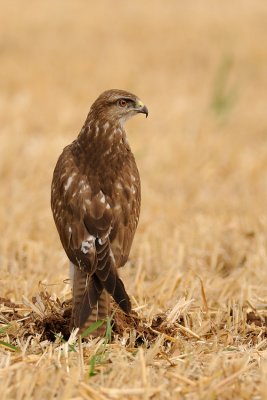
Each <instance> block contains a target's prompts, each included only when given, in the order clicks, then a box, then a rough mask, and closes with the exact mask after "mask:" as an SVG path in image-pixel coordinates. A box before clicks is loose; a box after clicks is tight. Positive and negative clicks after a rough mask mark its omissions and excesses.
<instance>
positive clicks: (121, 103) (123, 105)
mask: <svg viewBox="0 0 267 400" xmlns="http://www.w3.org/2000/svg"><path fill="white" fill-rule="evenodd" d="M118 103H119V106H120V107H126V106H127V101H126V100H124V99H120V100H119V101H118Z"/></svg>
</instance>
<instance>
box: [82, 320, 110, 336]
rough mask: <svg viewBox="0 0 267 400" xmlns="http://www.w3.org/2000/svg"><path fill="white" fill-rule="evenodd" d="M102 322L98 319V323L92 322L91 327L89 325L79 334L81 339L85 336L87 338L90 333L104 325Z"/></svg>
mask: <svg viewBox="0 0 267 400" xmlns="http://www.w3.org/2000/svg"><path fill="white" fill-rule="evenodd" d="M104 322H105V321H104V320H102V319H99V320H98V321H96V322H94V323H93V324H92V325H90V326H89V327H88V328H87V329H85V331H84V332H83V333H82V334H81V337H82V338H84V337H86V336H89V335H90V334H91V333H93V332H94V331H96V330H97V329H98V328H100V326H102V325H103V324H104Z"/></svg>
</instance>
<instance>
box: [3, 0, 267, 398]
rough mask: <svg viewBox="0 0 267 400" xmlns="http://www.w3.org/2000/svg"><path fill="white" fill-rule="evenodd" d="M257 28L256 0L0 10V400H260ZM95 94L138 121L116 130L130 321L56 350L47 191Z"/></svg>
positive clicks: (266, 355) (263, 256) (60, 313)
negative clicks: (124, 150)
mask: <svg viewBox="0 0 267 400" xmlns="http://www.w3.org/2000/svg"><path fill="white" fill-rule="evenodd" d="M266 20H267V4H266V3H265V2H262V1H258V0H256V1H254V2H251V1H248V0H243V1H242V0H237V1H235V2H231V1H228V0H227V1H224V2H220V4H219V3H216V2H214V1H208V0H206V1H204V0H200V1H193V0H192V1H191V0H189V1H187V2H178V1H176V2H175V1H169V2H164V1H163V0H162V1H158V0H147V1H146V2H138V1H134V2H126V1H123V0H118V1H116V2H114V3H112V4H111V2H108V1H107V0H103V1H99V2H97V3H96V2H90V1H83V0H79V1H76V2H74V1H73V2H72V1H68V0H67V1H63V0H59V1H57V2H53V1H52V0H48V1H46V2H38V1H37V2H36V1H33V0H32V1H30V0H28V1H26V2H19V1H12V2H11V1H10V2H2V4H1V13H0V27H1V28H0V32H1V35H0V61H1V62H0V121H1V123H0V185H1V186H0V204H1V207H0V232H1V240H0V267H1V274H0V297H1V305H0V323H1V325H0V368H1V369H0V388H1V398H3V399H55V398H58V399H61V400H62V399H73V400H74V399H75V400H78V399H100V400H104V399H105V400H111V399H155V400H156V399H180V398H181V399H189V400H191V399H203V400H204V399H255V400H256V399H264V398H267V397H266V382H267V253H266V249H267V212H266V209H267V144H266V141H267V112H266V104H267V91H266V87H267V67H266V66H267V51H266V49H267V25H266ZM109 88H120V89H126V90H129V91H132V92H133V93H135V94H137V95H138V96H139V97H140V98H141V99H142V100H143V102H144V103H145V104H146V105H147V106H148V109H149V112H150V114H149V118H148V119H147V120H145V119H144V118H141V116H138V117H137V118H135V119H134V120H131V121H130V122H129V123H128V124H127V126H126V129H127V132H128V138H129V142H130V144H131V147H132V150H133V151H134V153H135V157H136V160H137V164H138V166H139V170H140V175H141V179H142V212H141V218H140V223H139V227H138V230H137V233H136V236H135V240H134V244H133V248H132V251H131V257H130V260H129V263H128V264H127V265H126V267H125V268H124V270H123V271H121V275H122V277H123V280H124V282H125V285H126V287H127V290H128V292H129V294H130V295H131V299H132V304H133V306H134V310H135V312H136V314H133V316H132V317H131V318H129V319H128V320H125V318H124V317H123V315H122V314H121V313H120V312H119V311H118V312H117V317H116V318H115V322H116V324H115V326H114V334H113V336H112V339H110V337H109V335H106V337H105V338H103V339H101V340H91V341H89V342H81V340H80V341H79V339H78V338H77V337H75V336H73V337H71V338H70V339H69V341H67V342H66V341H65V339H66V337H65V336H64V338H62V336H61V334H60V331H61V327H62V331H63V330H64V329H66V323H67V320H68V310H69V299H70V298H71V291H70V284H69V281H68V268H69V267H68V261H67V259H66V256H65V254H64V252H63V250H62V248H61V245H60V242H59V239H58V236H57V232H56V229H55V226H54V222H53V220H52V215H51V211H50V204H49V202H50V183H51V177H52V173H53V168H54V165H55V163H56V160H57V157H58V156H59V154H60V152H61V150H62V148H63V147H64V146H65V145H67V144H69V143H70V142H71V141H72V140H74V138H75V137H76V135H77V134H78V133H79V130H80V128H81V126H82V124H83V122H84V119H85V117H86V115H87V112H88V110H89V106H90V104H91V103H92V102H93V101H94V100H95V98H96V97H97V96H98V95H99V94H100V93H101V92H102V91H104V90H106V89H109ZM63 328H64V329H63ZM63 333H64V332H63Z"/></svg>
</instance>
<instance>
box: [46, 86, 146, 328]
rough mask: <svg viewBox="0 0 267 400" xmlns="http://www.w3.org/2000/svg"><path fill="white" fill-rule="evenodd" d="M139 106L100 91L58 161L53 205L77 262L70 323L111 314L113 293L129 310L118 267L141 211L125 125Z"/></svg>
mask: <svg viewBox="0 0 267 400" xmlns="http://www.w3.org/2000/svg"><path fill="white" fill-rule="evenodd" d="M137 113H144V114H146V116H147V114H148V111H147V108H146V106H144V104H143V103H142V102H141V101H140V100H139V99H138V97H136V96H135V95H133V94H131V93H128V92H125V91H122V90H108V91H106V92H104V93H102V94H101V95H100V96H99V97H98V99H97V100H96V101H95V102H94V103H93V105H92V107H91V109H90V111H89V114H88V116H87V119H86V121H85V123H84V125H83V127H82V130H81V132H80V134H79V135H78V137H77V139H76V140H74V142H73V143H71V144H70V145H69V146H67V147H65V149H64V150H63V152H62V154H61V155H60V157H59V159H58V162H57V164H56V167H55V171H54V175H53V181H52V194H51V207H52V211H53V216H54V220H55V223H56V227H57V230H58V233H59V236H60V239H61V242H62V245H63V247H64V249H65V252H66V254H67V256H68V258H69V260H70V262H71V266H72V268H73V269H74V271H73V272H74V273H73V309H72V322H71V328H72V327H78V328H81V329H82V330H83V329H85V328H86V327H87V326H89V325H90V324H91V323H92V322H94V321H95V320H97V319H103V318H105V316H107V315H109V302H110V295H111V296H112V297H113V298H114V300H115V301H116V302H117V303H118V304H119V306H120V307H121V308H122V310H123V311H124V312H126V313H129V312H130V311H131V302H130V299H129V296H128V294H127V293H126V290H125V288H124V285H123V282H122V280H121V279H120V278H119V276H118V271H117V268H119V267H122V266H123V265H124V264H125V263H126V261H127V259H128V256H129V252H130V249H131V245H132V241H133V238H134V234H135V230H136V227H137V223H138V219H139V212H140V195H141V194H140V178H139V173H138V169H137V167H136V163H135V159H134V156H133V154H132V152H131V149H130V146H129V144H128V142H127V138H126V133H125V130H124V127H123V125H124V122H125V121H126V120H127V119H128V118H129V117H131V116H133V115H135V114H137ZM100 333H102V332H101V331H98V332H97V334H100Z"/></svg>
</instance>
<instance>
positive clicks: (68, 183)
mask: <svg viewBox="0 0 267 400" xmlns="http://www.w3.org/2000/svg"><path fill="white" fill-rule="evenodd" d="M73 177H74V174H73V175H71V176H69V177H68V180H67V183H66V185H65V186H64V189H65V191H67V190H68V188H69V187H70V185H71V184H72V181H73Z"/></svg>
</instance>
